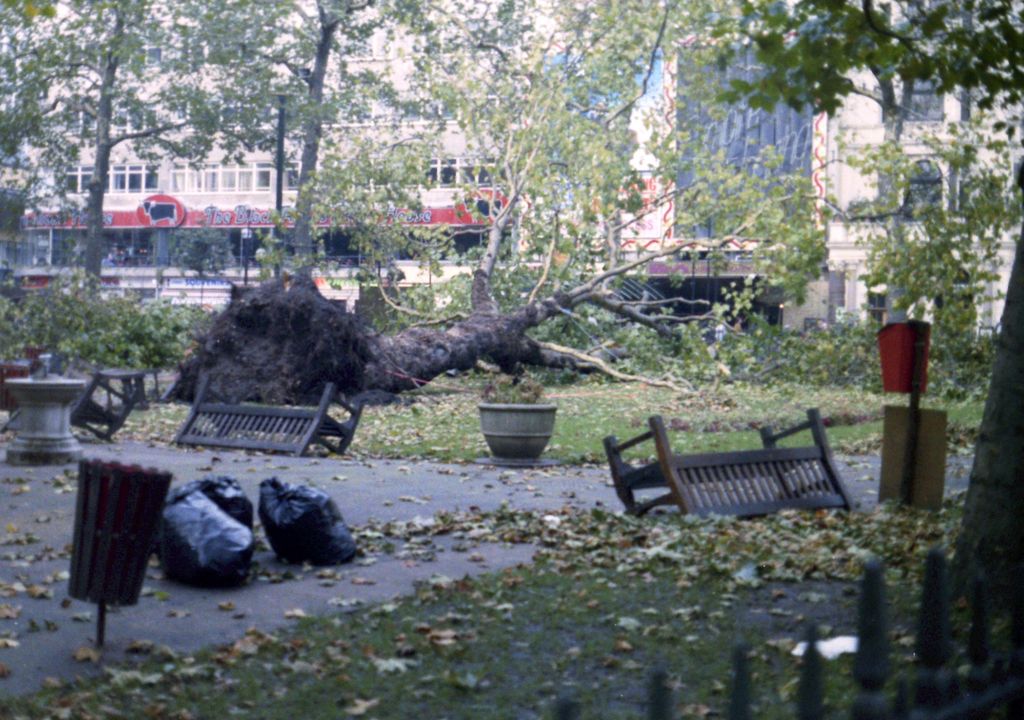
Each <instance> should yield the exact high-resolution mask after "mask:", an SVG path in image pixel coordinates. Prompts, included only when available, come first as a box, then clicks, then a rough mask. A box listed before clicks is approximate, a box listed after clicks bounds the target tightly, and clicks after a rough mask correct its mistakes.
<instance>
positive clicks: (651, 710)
mask: <svg viewBox="0 0 1024 720" xmlns="http://www.w3.org/2000/svg"><path fill="white" fill-rule="evenodd" d="M647 697H648V704H647V717H648V718H649V720H669V718H670V717H671V715H672V691H671V690H670V689H669V687H668V673H667V672H665V669H664V668H660V667H659V668H655V670H654V672H652V673H651V684H650V687H649V688H648V696H647Z"/></svg>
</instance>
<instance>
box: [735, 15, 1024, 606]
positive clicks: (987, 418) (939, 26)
mask: <svg viewBox="0 0 1024 720" xmlns="http://www.w3.org/2000/svg"><path fill="white" fill-rule="evenodd" d="M884 8H885V9H886V11H885V12H883V8H882V7H880V6H876V5H875V4H874V3H873V2H872V1H871V0H865V2H862V3H845V2H831V1H830V0H805V1H804V2H800V3H797V4H795V5H792V6H791V5H789V4H786V3H776V2H761V1H760V0H758V1H756V2H744V3H743V4H742V5H740V6H739V7H738V9H737V12H736V14H735V16H734V17H733V18H730V19H729V20H728V21H724V22H722V23H721V25H720V29H721V34H722V35H724V36H725V37H727V38H729V39H735V38H737V37H738V36H739V35H743V36H745V37H747V38H749V39H750V40H751V41H752V43H753V44H754V46H755V47H756V48H757V52H758V56H759V58H760V60H761V61H762V62H763V63H765V64H766V65H767V66H768V68H769V72H768V74H767V76H766V77H765V79H764V81H763V82H762V83H760V84H759V85H758V87H752V86H746V87H738V88H737V90H738V92H740V93H742V94H747V95H749V96H750V97H751V98H752V102H756V103H758V104H762V105H771V104H773V103H775V102H778V101H783V102H787V103H790V104H804V103H812V104H814V105H815V106H816V107H820V108H822V109H824V110H828V111H834V110H835V109H836V108H838V107H839V105H840V104H841V103H842V102H843V100H844V98H846V97H848V96H850V95H852V94H856V93H858V92H859V88H858V86H857V84H856V82H855V80H854V79H853V76H854V73H856V72H857V71H863V70H867V71H869V72H871V73H873V74H875V75H876V76H877V77H879V78H880V79H883V80H884V79H894V78H897V77H898V78H903V79H905V80H913V81H915V82H917V81H928V82H931V83H932V84H933V87H934V88H935V90H936V91H938V92H961V93H964V94H965V96H966V97H967V98H969V99H970V100H971V101H972V102H973V103H974V104H975V105H976V106H977V107H979V108H981V109H984V110H992V111H993V112H996V113H1000V114H1001V117H1000V118H999V120H998V121H997V123H996V129H1000V130H1002V129H1005V130H1006V131H1007V134H1008V136H1009V137H1011V138H1012V137H1013V136H1014V135H1015V128H1016V125H1017V124H1018V123H1019V122H1020V116H1019V108H1020V103H1021V100H1022V99H1024V97H1022V95H1024V23H1022V22H1021V18H1020V15H1019V6H1018V4H1017V3H1015V2H1011V1H1010V0H964V1H963V2H957V3H953V2H933V3H916V2H914V3H909V2H907V3H888V4H886V5H885V6H884ZM1017 185H1018V187H1019V188H1020V189H1021V190H1024V171H1018V176H1017ZM1022 238H1024V228H1022ZM1021 242H1022V241H1018V244H1017V249H1016V254H1015V257H1014V261H1013V267H1012V269H1011V274H1010V280H1009V286H1008V289H1007V294H1006V302H1005V305H1004V309H1003V317H1002V322H1001V327H1000V331H999V335H998V337H997V340H996V350H995V360H994V366H993V369H992V377H991V381H990V385H989V393H988V399H987V401H986V404H985V412H984V416H983V419H982V424H981V428H980V432H979V436H978V442H977V445H976V447H975V459H974V466H973V468H972V470H971V481H970V487H969V490H968V493H967V499H966V506H965V511H964V519H963V525H962V528H961V533H960V537H959V540H958V543H957V548H956V558H955V565H954V579H955V580H956V584H957V587H958V589H959V590H960V591H964V590H965V589H966V588H967V585H968V581H969V580H970V579H971V578H972V577H973V576H974V574H975V573H976V572H977V571H979V570H980V571H984V572H985V573H986V575H988V577H989V578H990V579H992V580H994V581H995V585H996V589H997V591H1000V592H1007V591H1008V590H1009V589H1010V588H1011V587H1012V586H1013V584H1014V583H1015V582H1018V581H1019V579H1018V578H1017V576H1016V574H1015V570H1016V567H1017V566H1018V565H1019V563H1020V562H1021V561H1022V560H1024V535H1022V534H1021V532H1020V518H1021V517H1024V482H1022V480H1021V479H1022V478H1024V443H1022V442H1021V438H1022V437H1024V397H1022V390H1021V389H1022V388H1024V252H1022V250H1021Z"/></svg>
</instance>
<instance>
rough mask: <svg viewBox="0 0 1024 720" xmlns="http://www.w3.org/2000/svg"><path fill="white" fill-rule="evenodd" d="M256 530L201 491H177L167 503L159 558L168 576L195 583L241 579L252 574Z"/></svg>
mask: <svg viewBox="0 0 1024 720" xmlns="http://www.w3.org/2000/svg"><path fill="white" fill-rule="evenodd" d="M254 545H255V543H254V540H253V534H252V530H250V529H249V528H247V527H246V526H245V525H243V524H242V523H240V522H238V521H237V520H235V519H234V518H233V517H231V516H230V515H228V514H227V513H226V512H224V511H223V510H221V509H220V508H219V507H218V506H217V504H216V503H215V502H213V500H211V499H210V498H208V497H207V496H206V495H205V494H204V493H203V492H202V491H200V490H194V491H192V492H190V493H184V494H180V493H176V494H174V496H173V497H169V498H168V500H167V504H166V505H165V506H164V517H163V532H162V534H161V537H160V564H161V565H162V566H163V569H164V573H166V574H167V576H168V577H170V578H173V579H175V580H179V581H181V582H183V583H188V584H190V585H200V586H203V587H216V586H226V585H238V584H240V583H242V582H244V581H245V579H246V577H248V575H249V568H250V565H251V564H252V553H253V549H254Z"/></svg>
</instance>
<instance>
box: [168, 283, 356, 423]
mask: <svg viewBox="0 0 1024 720" xmlns="http://www.w3.org/2000/svg"><path fill="white" fill-rule="evenodd" d="M370 335H371V331H370V330H369V329H368V328H367V327H365V326H364V325H363V323H362V322H361V321H360V320H359V318H358V317H357V316H356V315H354V314H352V313H348V312H346V311H345V309H344V307H343V306H342V304H341V303H337V302H332V301H330V300H328V299H327V298H325V297H324V296H323V295H321V294H320V292H319V291H318V290H317V288H316V284H315V283H314V282H313V280H312V278H311V277H310V276H309V275H308V274H300V275H297V276H294V277H290V278H289V277H285V278H282V279H279V280H272V281H270V282H266V283H263V284H262V285H260V286H258V287H256V288H252V289H249V290H245V291H244V292H241V293H237V294H236V295H235V296H234V297H233V298H232V300H231V303H230V304H229V305H228V306H227V308H225V309H224V310H223V311H222V312H221V313H219V314H218V315H217V316H216V317H215V318H214V320H213V324H212V325H211V327H210V330H209V331H208V332H207V333H206V334H205V335H204V336H203V337H201V338H198V342H197V347H196V350H195V352H194V353H193V354H192V356H190V357H189V358H188V359H187V360H186V361H185V362H184V363H183V364H182V366H181V375H180V379H179V381H178V384H177V386H176V387H175V388H174V391H173V393H172V395H173V397H174V398H175V399H178V400H185V401H189V402H191V401H192V400H193V397H194V394H195V392H196V388H197V386H198V383H199V378H200V377H201V376H206V377H208V378H209V392H210V393H212V394H213V395H214V396H215V397H217V398H219V399H221V400H223V401H225V402H231V403H237V402H246V401H248V402H259V403H267V404H271V405H293V404H309V403H311V402H316V401H317V400H318V399H319V396H320V394H321V393H322V392H323V388H324V385H325V384H326V383H328V382H333V383H334V384H335V386H336V387H337V388H338V390H340V391H341V392H342V393H344V394H346V395H351V394H353V393H357V392H359V391H360V390H362V389H363V382H364V374H365V368H366V364H367V362H369V361H370V353H371V350H370V339H369V338H370Z"/></svg>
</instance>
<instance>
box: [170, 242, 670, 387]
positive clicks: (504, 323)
mask: <svg viewBox="0 0 1024 720" xmlns="http://www.w3.org/2000/svg"><path fill="white" fill-rule="evenodd" d="M669 252H671V251H669V250H665V251H661V252H658V253H651V254H649V255H646V256H643V257H641V258H638V259H637V260H634V261H633V262H630V263H625V264H622V265H620V266H619V267H617V268H616V269H614V270H610V271H607V272H604V273H600V274H598V275H595V276H594V277H593V278H591V279H590V280H589V281H587V282H585V283H583V284H581V285H580V286H578V287H576V288H574V289H573V290H571V291H567V292H559V293H555V294H552V295H550V296H548V297H545V298H541V299H537V300H534V301H532V302H528V303H526V304H524V305H523V306H521V307H519V308H518V309H516V310H514V311H512V312H505V313H503V312H500V311H498V309H497V305H496V304H495V303H494V302H493V300H491V292H490V278H489V276H488V275H487V274H486V273H484V272H482V271H480V270H478V271H477V274H476V276H475V278H474V293H473V295H474V298H477V302H476V303H475V308H474V312H472V313H471V314H470V315H469V317H467V318H465V319H462V320H459V321H456V322H453V323H451V324H449V325H448V326H446V327H444V328H436V327H422V326H419V327H415V326H414V327H410V328H408V329H406V330H404V331H402V332H399V333H395V334H391V335H386V334H381V333H377V332H375V331H374V330H373V329H372V328H370V327H369V326H367V325H366V324H365V323H364V322H362V320H361V319H360V318H359V317H358V316H357V315H355V314H352V313H348V312H346V311H345V309H344V308H343V307H342V306H341V305H339V304H338V303H334V302H332V301H330V300H328V299H326V298H325V297H323V296H322V295H321V294H320V292H319V290H317V287H316V284H315V283H314V282H313V280H312V278H311V276H310V275H309V274H308V273H299V274H298V275H296V276H293V277H291V276H289V277H285V278H282V279H279V280H271V281H268V282H266V283H263V284H262V285H260V286H258V287H256V288H253V289H252V290H250V291H247V292H243V293H239V294H237V295H236V296H235V297H234V298H233V299H232V301H231V303H230V304H229V305H228V307H227V308H226V309H225V310H224V311H223V312H221V313H220V314H219V315H218V316H217V318H216V319H215V320H214V322H213V323H212V325H211V328H210V330H209V331H208V332H207V333H206V334H205V335H204V336H203V337H201V338H199V339H198V342H197V346H196V350H195V351H194V352H193V353H192V355H191V356H190V357H189V358H188V359H187V360H186V361H185V363H184V364H183V365H182V367H181V375H180V379H179V381H178V383H177V385H176V387H175V391H174V396H175V397H176V398H177V399H180V400H188V401H190V400H191V399H192V398H193V395H194V392H195V388H196V385H197V383H198V381H199V378H200V377H201V376H204V375H205V376H207V377H208V378H209V383H210V390H211V391H212V392H213V393H214V394H216V395H218V396H220V397H222V398H224V399H225V400H228V401H231V402H242V401H253V402H264V403H271V404H295V403H302V402H308V401H310V399H311V398H314V397H316V396H318V395H319V394H320V392H321V391H322V389H323V386H324V383H326V382H333V383H334V384H335V386H336V387H338V389H339V390H340V391H341V392H343V393H346V394H348V395H354V394H357V393H359V392H363V391H367V390H379V391H384V392H388V393H399V392H403V391H405V390H411V389H414V388H417V387H420V386H422V385H424V384H426V383H428V382H429V381H430V380H432V379H434V378H435V377H437V376H438V375H441V374H442V373H445V372H447V371H449V370H469V369H472V368H473V367H475V366H476V364H477V362H478V361H479V360H488V361H490V362H493V363H495V364H496V365H498V366H499V367H500V368H501V369H502V370H505V371H512V370H513V369H515V368H516V367H517V366H519V365H522V364H527V365H545V366H556V367H564V366H572V367H579V366H581V365H582V366H589V367H593V368H596V369H599V370H602V371H608V368H607V366H606V365H605V363H604V362H603V361H602V360H601V359H600V358H597V357H592V356H589V355H587V354H585V353H582V352H578V351H574V350H572V349H569V348H561V347H558V346H554V347H552V346H549V345H548V344H546V343H542V342H538V341H535V340H533V339H531V338H530V337H529V335H527V331H528V330H529V329H531V328H534V327H537V326H538V325H540V324H541V323H543V322H545V321H547V320H549V319H551V318H553V317H556V316H560V315H562V314H564V313H565V312H569V311H571V310H572V308H574V307H576V306H578V305H580V304H583V303H597V304H600V306H601V307H605V308H610V309H613V310H619V311H621V312H622V313H623V314H626V315H628V316H631V317H632V318H633V319H634V320H638V321H640V322H643V323H647V324H650V326H651V327H652V328H654V329H655V330H657V331H660V332H664V333H670V332H672V330H671V323H672V322H673V321H674V320H676V318H672V317H670V316H666V317H662V318H659V317H658V316H653V315H644V314H642V313H640V314H638V311H636V309H635V307H634V304H633V303H628V302H624V301H621V300H618V299H616V298H615V297H614V294H613V292H612V291H611V290H609V289H608V288H607V286H606V281H608V280H609V279H611V278H613V277H615V276H617V275H620V274H623V273H625V272H627V271H629V270H632V269H635V268H636V267H639V266H641V265H644V264H646V263H648V262H650V261H651V260H652V259H654V258H656V257H658V256H662V255H665V254H668V253H669ZM634 316H635V317H634ZM611 372H612V373H614V371H611ZM619 375H620V376H622V375H623V374H622V373H619ZM624 377H626V378H628V379H637V378H632V377H631V376H624ZM645 380H646V381H648V382H652V383H654V384H660V385H662V386H665V387H668V388H671V389H675V390H681V389H682V387H681V386H680V385H678V384H673V383H671V382H668V381H663V380H651V379H645Z"/></svg>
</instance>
